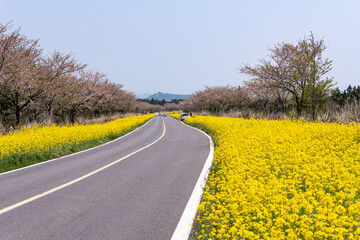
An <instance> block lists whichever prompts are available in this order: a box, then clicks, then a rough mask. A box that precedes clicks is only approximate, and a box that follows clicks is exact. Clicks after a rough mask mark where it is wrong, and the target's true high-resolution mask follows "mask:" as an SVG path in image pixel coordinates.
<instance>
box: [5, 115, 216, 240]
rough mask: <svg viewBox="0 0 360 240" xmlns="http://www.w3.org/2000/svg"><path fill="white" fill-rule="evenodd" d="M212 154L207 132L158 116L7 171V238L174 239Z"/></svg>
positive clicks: (18, 239) (17, 239)
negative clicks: (83, 147) (112, 137)
mask: <svg viewBox="0 0 360 240" xmlns="http://www.w3.org/2000/svg"><path fill="white" fill-rule="evenodd" d="M208 154H209V140H208V139H207V137H206V136H205V135H203V134H202V133H201V132H199V131H196V130H194V129H192V128H189V127H187V126H185V125H183V124H181V123H180V122H179V121H177V120H174V119H172V118H170V117H155V118H154V119H152V120H151V121H150V122H148V123H147V124H146V125H144V126H143V127H141V128H140V129H138V130H136V131H134V132H132V133H131V134H129V135H127V136H125V137H123V138H121V139H118V140H116V141H113V142H111V143H109V144H106V145H103V146H101V147H98V148H94V149H91V150H89V151H85V152H82V153H79V154H75V155H72V156H68V157H65V158H61V159H59V160H56V161H51V162H47V163H44V164H40V165H37V166H33V167H30V168H25V169H21V170H19V171H15V172H10V173H6V174H1V175H0V239H1V240H4V239H16V240H21V239H46V240H48V239H62V240H63V239H72V240H75V239H126V240H129V239H147V240H148V239H170V238H171V236H172V233H173V232H174V230H175V228H176V225H177V223H178V221H179V219H180V217H181V215H182V212H183V210H184V208H185V206H186V203H187V201H188V199H189V197H190V195H191V193H192V190H193V188H194V186H195V183H196V181H197V179H198V177H199V175H200V172H201V170H202V167H203V165H204V162H205V160H206V158H207V156H208ZM123 158H124V159H123Z"/></svg>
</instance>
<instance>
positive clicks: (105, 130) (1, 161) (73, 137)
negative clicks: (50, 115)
mask: <svg viewBox="0 0 360 240" xmlns="http://www.w3.org/2000/svg"><path fill="white" fill-rule="evenodd" d="M153 116H154V115H152V114H148V115H141V116H131V117H126V118H121V119H117V120H114V121H110V122H108V123H105V124H89V125H80V124H75V125H67V126H62V127H61V126H56V125H53V126H46V127H34V128H31V129H26V130H21V131H19V132H17V133H13V134H9V135H3V136H0V170H1V166H7V165H11V164H12V163H11V161H14V160H17V159H18V158H20V157H24V156H25V157H27V158H36V157H37V155H39V154H41V153H44V152H51V151H52V150H55V149H59V148H62V147H64V146H75V145H79V144H82V143H84V142H88V141H93V140H99V139H102V138H105V137H108V136H119V135H121V134H123V133H126V132H128V131H130V130H132V129H134V128H135V127H137V126H139V125H141V124H143V123H145V122H146V121H147V120H149V119H150V118H152V117H153ZM7 161H8V162H7ZM3 168H5V170H6V167H3ZM0 172H1V171H0Z"/></svg>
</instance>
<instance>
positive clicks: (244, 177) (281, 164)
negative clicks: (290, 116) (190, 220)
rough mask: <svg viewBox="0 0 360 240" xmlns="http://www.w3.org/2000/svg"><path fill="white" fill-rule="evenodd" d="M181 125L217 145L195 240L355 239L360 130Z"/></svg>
mask: <svg viewBox="0 0 360 240" xmlns="http://www.w3.org/2000/svg"><path fill="white" fill-rule="evenodd" d="M185 122H186V123H188V124H190V125H194V126H197V127H199V126H201V127H202V128H203V129H206V130H207V131H208V132H209V133H210V134H211V135H212V138H213V140H214V142H215V145H216V148H215V154H214V160H213V167H212V169H211V171H210V174H209V177H208V179H207V185H206V188H205V190H204V194H203V199H202V203H201V204H200V205H199V207H198V211H199V216H198V217H197V221H198V223H199V226H198V227H197V228H196V234H195V237H196V238H197V239H206V240H208V239H360V124H355V123H351V124H340V123H314V122H305V121H302V120H298V121H291V120H261V119H260V120H256V119H249V120H246V119H240V118H226V117H205V116H195V117H192V118H189V119H186V120H185Z"/></svg>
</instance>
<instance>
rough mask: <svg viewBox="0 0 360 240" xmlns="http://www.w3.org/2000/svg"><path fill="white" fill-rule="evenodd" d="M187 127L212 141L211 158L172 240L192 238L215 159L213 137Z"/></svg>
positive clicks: (201, 174) (202, 172) (203, 170)
mask: <svg viewBox="0 0 360 240" xmlns="http://www.w3.org/2000/svg"><path fill="white" fill-rule="evenodd" d="M183 124H184V125H185V126H187V127H190V128H193V129H196V130H198V131H200V132H202V133H203V134H205V136H207V137H208V139H209V141H210V152H209V156H208V158H207V159H206V161H205V164H204V167H203V169H202V171H201V173H200V176H199V178H198V180H197V182H196V184H195V187H194V190H193V192H192V194H191V196H190V198H189V201H188V202H187V204H186V207H185V209H184V212H183V214H182V215H181V218H180V221H179V222H178V225H177V226H176V229H175V231H174V233H173V235H172V237H171V240H188V239H189V236H190V232H191V229H192V225H193V222H194V218H195V215H196V212H197V207H198V206H199V204H200V200H201V197H202V194H203V191H204V188H205V184H206V179H207V177H208V175H209V171H210V168H211V165H212V161H213V158H214V143H213V141H212V139H211V137H210V136H209V135H208V134H206V133H205V132H204V131H201V130H200V129H197V128H194V127H192V126H189V125H187V124H185V123H183Z"/></svg>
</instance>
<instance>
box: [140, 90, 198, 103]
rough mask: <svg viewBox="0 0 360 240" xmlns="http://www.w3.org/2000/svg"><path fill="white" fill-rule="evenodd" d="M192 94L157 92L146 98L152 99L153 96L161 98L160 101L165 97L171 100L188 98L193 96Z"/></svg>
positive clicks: (156, 98) (155, 98)
mask: <svg viewBox="0 0 360 240" xmlns="http://www.w3.org/2000/svg"><path fill="white" fill-rule="evenodd" d="M191 96H192V95H180V94H171V93H162V92H157V93H155V94H153V95H150V96H148V97H147V98H146V99H148V100H151V99H152V98H153V99H154V100H160V101H161V100H163V99H165V101H167V102H170V101H171V100H173V99H187V98H191Z"/></svg>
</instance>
